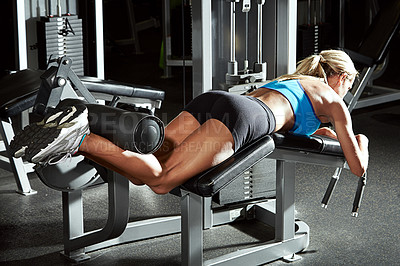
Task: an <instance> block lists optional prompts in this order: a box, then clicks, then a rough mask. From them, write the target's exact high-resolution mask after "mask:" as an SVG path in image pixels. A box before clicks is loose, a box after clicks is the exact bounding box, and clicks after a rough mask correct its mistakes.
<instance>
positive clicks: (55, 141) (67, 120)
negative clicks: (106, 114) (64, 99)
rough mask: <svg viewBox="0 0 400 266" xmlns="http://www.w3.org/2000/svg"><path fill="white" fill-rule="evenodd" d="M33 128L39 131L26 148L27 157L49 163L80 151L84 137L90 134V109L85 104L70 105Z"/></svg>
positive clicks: (33, 160)
mask: <svg viewBox="0 0 400 266" xmlns="http://www.w3.org/2000/svg"><path fill="white" fill-rule="evenodd" d="M33 128H34V130H35V131H37V132H36V133H35V134H34V138H35V139H34V140H33V141H31V142H30V143H29V144H28V145H27V147H26V148H25V149H24V151H25V158H26V159H27V160H28V161H30V162H33V163H48V162H51V161H52V160H53V159H55V158H59V157H60V156H61V155H64V156H65V155H67V156H68V155H72V154H74V153H76V152H77V151H78V149H79V146H80V144H81V142H82V140H83V137H84V136H86V135H87V134H90V130H89V121H88V110H87V108H86V106H84V105H75V106H68V107H66V108H65V109H64V110H62V111H60V112H57V113H55V114H54V115H51V116H49V117H48V118H47V119H44V120H43V121H42V122H39V123H37V124H36V126H35V127H33Z"/></svg>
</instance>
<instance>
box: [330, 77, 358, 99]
mask: <svg viewBox="0 0 400 266" xmlns="http://www.w3.org/2000/svg"><path fill="white" fill-rule="evenodd" d="M353 82H354V80H350V79H348V75H347V74H340V75H332V76H330V77H328V85H329V86H330V87H331V88H332V89H333V90H334V91H335V92H336V93H337V94H338V95H339V96H340V97H341V98H343V97H344V96H345V95H346V94H347V92H348V91H349V90H350V89H351V88H352V86H353Z"/></svg>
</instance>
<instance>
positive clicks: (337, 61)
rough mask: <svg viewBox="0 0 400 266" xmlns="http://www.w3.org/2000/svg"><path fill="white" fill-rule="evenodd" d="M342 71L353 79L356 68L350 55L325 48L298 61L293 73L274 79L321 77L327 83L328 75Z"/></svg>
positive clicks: (341, 72)
mask: <svg viewBox="0 0 400 266" xmlns="http://www.w3.org/2000/svg"><path fill="white" fill-rule="evenodd" d="M343 73H345V74H347V76H348V77H347V78H348V79H350V80H353V79H354V78H355V76H356V75H357V70H356V69H355V67H354V64H353V62H352V61H351V59H350V57H349V56H348V55H347V54H346V53H345V52H343V51H340V50H325V51H322V52H321V53H320V54H318V55H311V56H309V57H306V58H304V59H303V60H301V61H300V62H298V64H297V68H296V71H295V72H294V73H293V74H287V75H283V76H280V77H278V78H276V79H275V80H278V81H283V80H289V79H318V80H319V79H323V81H324V82H325V83H328V77H330V76H332V75H335V74H336V75H340V74H343Z"/></svg>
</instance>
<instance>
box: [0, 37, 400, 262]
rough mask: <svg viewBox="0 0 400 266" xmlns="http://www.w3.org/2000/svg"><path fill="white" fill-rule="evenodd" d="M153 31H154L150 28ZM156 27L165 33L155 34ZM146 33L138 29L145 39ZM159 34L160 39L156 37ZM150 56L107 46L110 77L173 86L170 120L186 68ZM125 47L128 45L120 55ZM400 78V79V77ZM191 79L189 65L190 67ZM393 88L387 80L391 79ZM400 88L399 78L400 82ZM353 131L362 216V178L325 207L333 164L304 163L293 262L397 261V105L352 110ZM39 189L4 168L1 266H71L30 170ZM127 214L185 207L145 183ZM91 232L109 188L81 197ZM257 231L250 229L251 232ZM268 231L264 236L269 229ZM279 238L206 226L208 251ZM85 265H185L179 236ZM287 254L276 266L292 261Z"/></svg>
mask: <svg viewBox="0 0 400 266" xmlns="http://www.w3.org/2000/svg"><path fill="white" fill-rule="evenodd" d="M149 31H150V33H151V32H152V30H149ZM154 31H155V32H158V33H159V30H154ZM145 34H146V33H143V35H141V36H142V37H143V38H145V37H146V36H145ZM158 36H159V35H158ZM142 49H143V53H142V54H139V55H136V54H133V53H130V50H129V49H127V48H125V49H120V48H118V49H116V48H115V47H114V48H113V49H110V50H107V53H106V54H107V56H106V66H107V68H106V73H107V78H109V79H113V80H118V81H124V82H131V83H136V84H145V85H151V86H153V87H155V88H159V89H163V90H165V91H166V100H165V102H164V104H163V107H162V109H161V111H160V112H159V113H158V115H159V116H160V117H161V118H162V119H163V120H164V121H165V122H167V121H168V120H170V119H171V118H172V117H174V116H175V115H176V114H177V113H178V112H179V110H180V109H181V108H182V105H183V104H182V102H183V97H182V85H181V84H182V69H181V68H175V69H174V77H172V78H169V79H164V78H161V76H162V75H163V72H162V70H161V69H159V68H158V60H159V50H160V47H159V42H156V41H154V42H150V43H149V44H148V45H142ZM123 50H125V51H123ZM396 77H397V78H398V76H396ZM186 78H187V82H186V84H190V70H187V75H186ZM386 83H388V84H389V85H390V82H388V81H386ZM396 86H398V85H396V84H394V85H393V87H396ZM352 116H353V122H354V131H355V133H364V134H365V135H367V136H368V137H369V139H370V154H371V156H370V166H369V170H368V183H367V187H366V190H365V194H364V198H363V202H362V205H361V209H360V213H359V217H358V218H354V217H351V216H350V213H351V208H352V202H353V197H354V194H355V190H356V186H357V178H356V177H355V176H353V175H352V174H350V173H349V171H346V170H345V171H343V173H342V175H341V178H340V181H339V183H338V185H337V187H336V190H335V192H334V194H333V198H332V200H331V202H330V205H329V207H328V209H326V210H325V209H322V208H321V207H320V201H321V199H322V197H323V194H324V192H325V190H326V187H327V185H328V183H329V180H330V177H331V176H332V174H333V172H334V170H335V169H333V168H327V167H323V166H314V165H304V164H297V169H296V211H297V218H298V219H301V220H303V221H305V222H306V223H307V224H308V225H309V226H310V245H309V247H308V248H307V249H306V250H305V251H304V252H303V253H302V254H300V255H301V256H302V257H303V259H302V260H300V261H298V262H294V263H293V265H400V263H399V260H398V257H397V256H398V254H399V253H400V242H399V236H400V224H399V221H400V207H399V204H398V202H399V198H400V192H399V191H400V181H399V180H400V179H399V178H398V173H399V172H400V163H399V158H400V150H399V148H398V147H400V138H399V130H400V102H399V101H396V102H393V103H390V104H384V105H381V106H376V107H371V108H366V109H364V110H357V111H355V112H353V113H352ZM29 177H30V182H31V186H32V187H33V189H35V190H37V192H38V193H37V194H36V195H32V196H22V195H19V194H17V193H15V192H14V191H15V189H16V185H15V181H14V177H13V176H12V174H11V173H10V172H7V171H4V170H0V202H1V204H0V263H1V264H4V265H28V264H29V265H70V263H69V262H67V261H66V260H65V259H64V258H63V257H61V255H60V251H61V250H62V248H63V245H62V236H63V231H62V210H61V193H60V192H58V191H55V190H52V189H50V188H48V187H46V186H45V185H44V184H43V183H41V181H40V180H39V179H38V177H37V176H36V175H35V174H34V173H31V174H30V175H29ZM130 200H131V201H130V202H131V203H130V207H131V210H130V212H131V216H130V217H131V218H130V220H131V221H133V220H138V219H141V218H146V217H147V218H149V217H155V216H161V215H171V214H178V213H179V208H180V207H179V198H177V197H175V196H173V195H162V196H161V195H156V194H154V193H152V192H151V191H150V190H149V189H148V188H146V187H136V186H134V185H131V187H130ZM84 204H85V205H84V210H85V220H86V222H85V230H94V229H96V228H100V227H101V226H103V225H104V223H105V218H106V214H107V210H106V208H107V188H106V185H100V186H96V187H92V188H89V189H87V190H85V193H84ZM246 228H250V229H251V230H250V233H249V234H247V233H245V232H244V229H246ZM262 232H265V233H262ZM265 239H273V233H272V231H271V230H270V228H265V227H263V226H261V225H260V224H258V223H255V222H254V221H246V222H236V223H234V224H232V225H224V226H219V227H215V228H212V229H210V230H207V231H205V236H204V242H205V248H206V252H205V257H206V258H211V257H214V256H216V255H220V254H223V253H225V252H227V251H232V250H236V249H238V248H241V247H244V246H249V245H252V244H254V243H257V242H259V241H262V240H265ZM90 255H91V257H92V258H91V260H89V261H86V262H84V263H82V264H83V265H180V235H179V234H174V235H170V236H164V237H160V238H155V239H148V240H144V241H139V242H133V243H129V244H124V245H120V246H115V247H110V248H106V249H103V250H99V251H95V252H92V253H90ZM285 264H286V263H285V262H282V261H281V260H278V261H275V262H272V263H270V264H269V265H285Z"/></svg>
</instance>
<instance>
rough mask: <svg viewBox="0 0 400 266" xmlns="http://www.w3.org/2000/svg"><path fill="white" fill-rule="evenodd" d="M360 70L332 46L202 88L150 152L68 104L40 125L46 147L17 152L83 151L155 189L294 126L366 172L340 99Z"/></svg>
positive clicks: (363, 144) (40, 158)
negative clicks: (248, 81)
mask: <svg viewBox="0 0 400 266" xmlns="http://www.w3.org/2000/svg"><path fill="white" fill-rule="evenodd" d="M356 75H357V71H356V69H355V67H354V64H353V62H352V61H351V59H350V57H349V56H348V55H347V54H345V53H344V52H342V51H338V50H327V51H322V52H321V53H320V54H319V55H313V56H310V57H308V58H306V59H304V60H302V61H300V62H299V64H298V67H297V69H296V72H295V73H294V74H292V75H284V76H281V77H279V78H277V79H276V80H274V81H273V82H271V83H268V84H266V85H264V86H262V87H261V88H259V89H257V90H255V91H253V92H251V93H249V94H248V95H246V96H239V95H233V94H229V93H227V92H222V91H212V92H208V93H205V94H202V95H200V96H199V97H197V98H195V99H194V100H193V101H192V102H190V103H189V104H188V106H186V107H185V109H184V110H183V111H182V112H181V113H180V114H179V115H178V116H177V117H176V118H175V119H174V120H173V121H172V122H171V123H170V124H169V125H168V126H167V127H166V128H165V140H164V143H163V145H162V146H161V148H160V149H159V150H158V151H157V152H156V153H154V154H147V155H145V154H139V153H135V152H132V151H129V150H123V149H121V148H119V147H118V146H116V145H114V144H113V143H112V142H110V141H108V140H107V139H105V138H103V137H101V136H99V135H96V134H93V133H90V130H89V126H88V121H87V109H86V108H85V107H84V106H79V105H77V106H71V107H69V108H67V109H66V110H64V111H62V112H58V113H56V114H53V115H51V116H50V117H47V118H45V119H44V121H43V122H42V123H39V124H37V126H38V127H41V128H43V130H42V132H45V134H43V133H40V134H42V135H43V136H44V137H43V138H42V139H44V144H45V145H44V146H45V147H44V148H38V145H36V146H35V145H34V143H30V144H27V145H22V144H18V138H16V141H15V143H14V144H13V146H14V147H17V148H14V150H15V156H17V157H20V156H23V155H25V154H26V153H27V154H28V155H29V156H28V157H29V158H31V161H33V162H35V163H40V162H44V161H48V160H49V158H50V159H51V158H52V157H54V156H56V155H59V154H60V153H67V154H73V153H75V152H79V153H81V154H83V155H85V156H86V157H88V158H90V159H92V160H94V161H96V162H97V163H99V164H101V165H103V166H105V167H108V168H110V169H112V170H114V171H116V172H118V173H120V174H122V175H123V176H125V177H127V178H128V179H129V180H130V181H131V182H132V183H134V184H136V185H143V184H146V185H148V186H149V187H150V188H151V189H152V190H153V191H154V192H155V193H158V194H165V193H168V192H169V191H170V190H172V189H173V188H175V187H177V186H179V185H180V184H183V183H184V182H186V181H187V180H188V179H190V178H191V177H192V176H194V175H196V174H198V173H200V172H202V171H204V170H206V169H208V168H210V167H212V166H214V165H216V164H219V163H221V162H222V161H223V160H225V159H227V158H228V157H229V156H231V155H232V154H233V153H234V152H235V151H236V150H238V149H239V148H240V147H242V146H243V145H244V144H246V143H248V142H251V141H252V140H255V139H257V138H258V137H260V136H262V135H265V134H271V133H273V132H278V131H280V132H287V131H290V132H293V133H296V134H303V135H311V134H320V135H326V136H329V137H332V138H337V139H338V140H339V142H340V144H341V147H342V149H343V152H344V155H345V157H346V160H347V162H348V165H349V167H350V170H351V171H352V172H353V173H354V174H355V175H357V176H361V175H363V174H364V172H365V171H366V169H367V167H368V139H367V137H365V136H364V135H361V134H360V135H356V136H355V135H354V133H353V129H352V122H351V117H350V114H349V112H348V110H347V107H346V105H345V103H344V102H343V100H342V99H343V97H344V95H345V94H346V93H347V91H348V90H349V89H350V88H351V86H352V84H353V81H354V79H355V77H356ZM321 123H332V125H334V128H335V131H336V132H335V131H333V130H331V129H329V128H319V126H320V124H321ZM28 130H29V129H28ZM89 133H90V134H89ZM40 147H43V145H42V146H40Z"/></svg>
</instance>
